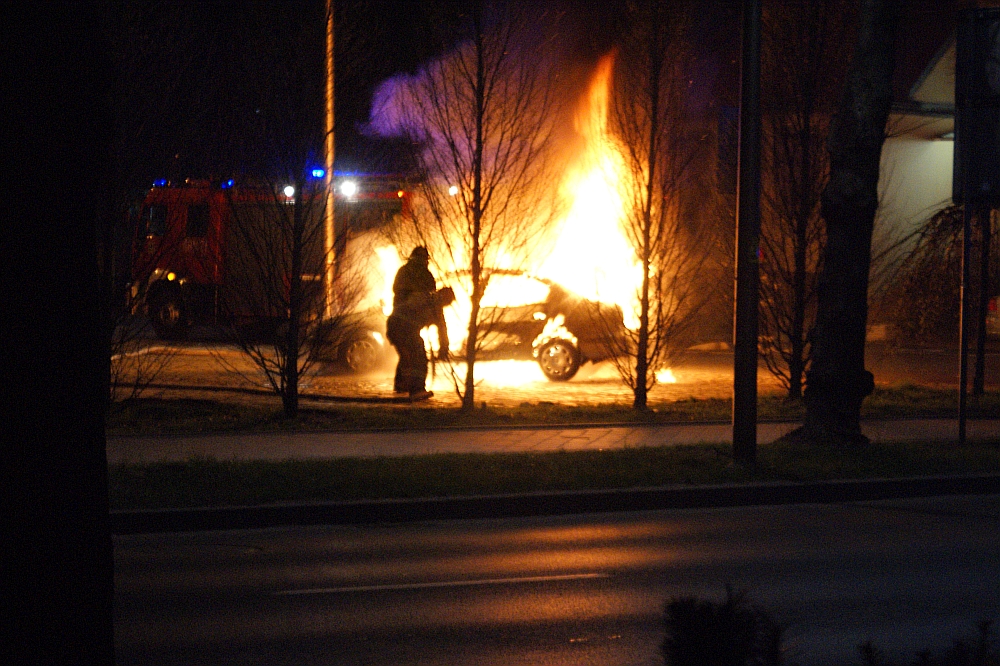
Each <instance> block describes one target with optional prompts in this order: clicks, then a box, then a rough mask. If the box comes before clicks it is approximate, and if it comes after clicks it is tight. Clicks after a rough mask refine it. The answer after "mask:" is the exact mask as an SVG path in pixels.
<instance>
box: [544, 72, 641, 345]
mask: <svg viewBox="0 0 1000 666" xmlns="http://www.w3.org/2000/svg"><path fill="white" fill-rule="evenodd" d="M613 68H614V56H612V55H608V56H605V57H604V58H603V59H601V61H600V63H599V64H598V66H597V70H596V71H595V73H594V76H593V78H592V80H591V83H590V87H589V89H588V91H587V94H586V95H585V96H584V98H583V100H582V103H581V105H580V107H579V109H578V111H577V115H576V118H575V128H576V131H577V132H578V133H579V134H580V135H581V137H582V138H583V140H584V146H585V147H584V151H583V154H582V155H581V156H580V159H579V160H578V162H577V163H576V165H575V167H574V168H573V169H572V170H571V171H570V172H569V173H568V174H567V178H566V181H565V183H564V184H563V190H564V192H565V193H566V195H567V196H568V197H569V199H570V201H571V202H572V203H571V205H570V209H569V212H568V214H567V215H566V217H565V219H564V220H563V221H562V222H561V224H560V225H559V231H558V234H559V236H558V242H557V243H556V245H555V249H554V250H553V252H552V254H550V255H549V257H548V258H547V259H546V260H545V261H544V262H543V263H542V265H541V267H540V268H539V270H538V273H539V275H541V276H542V277H547V278H550V279H552V280H554V281H556V282H558V283H559V284H561V285H563V286H564V287H566V288H568V289H571V290H572V291H575V292H576V293H578V294H580V295H581V296H583V297H585V298H589V299H591V300H595V301H600V302H603V303H610V304H615V305H619V306H621V308H622V311H623V312H624V313H625V324H626V325H627V326H629V327H630V328H634V327H635V325H636V324H637V318H636V316H635V312H636V291H637V287H638V286H639V284H640V282H641V279H642V267H641V265H640V263H639V262H638V261H637V260H636V258H635V252H634V251H633V249H632V247H631V246H630V244H629V242H628V239H627V238H626V237H625V235H624V234H623V233H622V228H621V224H622V221H623V219H624V216H625V203H624V201H623V197H622V193H623V192H624V191H625V190H624V189H623V188H627V187H628V185H629V182H628V181H629V179H630V178H631V175H630V174H629V173H628V170H627V169H626V167H625V163H624V160H623V159H622V155H621V151H620V148H619V147H618V145H617V144H616V143H615V140H614V138H613V137H612V136H611V135H610V134H609V133H608V101H609V95H610V84H611V75H612V71H613Z"/></svg>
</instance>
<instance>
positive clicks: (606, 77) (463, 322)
mask: <svg viewBox="0 0 1000 666" xmlns="http://www.w3.org/2000/svg"><path fill="white" fill-rule="evenodd" d="M613 69H614V56H613V55H608V56H605V57H604V58H602V59H601V61H600V62H599V64H598V66H597V68H596V70H595V72H594V75H593V77H592V79H591V82H590V85H589V87H588V89H587V92H586V94H585V95H584V96H583V98H582V99H581V101H580V104H579V106H578V109H577V113H576V116H575V119H574V121H575V122H574V127H575V129H576V131H577V133H578V134H579V136H580V137H581V138H582V145H583V149H582V151H581V154H580V156H579V157H578V158H577V160H576V162H575V163H574V165H573V167H572V168H571V169H570V170H569V171H568V172H567V174H566V177H565V180H564V182H563V185H562V192H563V193H564V196H566V197H568V200H569V202H570V204H569V208H568V212H567V214H566V216H565V217H564V218H563V219H562V220H561V221H560V222H559V224H557V225H556V226H555V230H554V232H553V233H554V236H555V241H554V243H553V244H552V245H553V250H552V252H551V253H550V254H549V256H548V257H546V258H545V260H544V261H542V263H541V265H540V266H539V268H538V269H537V270H536V271H535V274H536V275H538V276H539V277H543V278H548V279H550V280H552V281H554V282H556V283H558V284H560V285H562V286H563V287H565V288H567V289H570V290H572V291H574V292H576V293H577V294H579V295H580V296H583V297H585V298H588V299H590V300H594V301H600V302H602V303H608V304H613V305H618V306H620V307H621V309H622V311H623V313H624V316H625V325H626V326H627V327H629V328H632V329H634V328H635V327H636V326H638V298H637V296H638V287H639V285H640V283H641V279H642V266H641V263H640V262H639V261H638V260H637V259H636V256H635V251H634V250H633V248H632V247H631V245H630V243H629V241H628V239H627V237H626V236H625V234H624V232H623V231H622V223H623V221H624V218H625V205H626V204H625V199H624V197H623V194H624V193H625V192H627V191H628V188H629V187H630V186H631V182H630V179H631V178H632V177H633V176H632V174H631V173H629V170H628V169H627V167H626V165H625V161H624V159H623V157H622V151H621V148H620V146H619V145H618V144H617V143H616V141H615V139H614V137H612V136H611V134H610V133H609V131H608V104H609V99H610V94H611V80H612V73H613ZM379 258H380V261H381V265H382V273H383V275H385V276H387V278H386V284H385V287H384V288H383V290H382V302H383V303H384V304H386V310H385V312H386V314H388V313H389V311H390V310H389V306H388V304H390V303H391V302H392V290H391V281H392V276H393V275H394V274H395V270H396V269H397V268H398V266H399V254H398V252H397V251H396V250H395V248H382V249H381V250H380V251H379ZM452 286H453V287H454V288H455V289H456V295H457V297H458V300H457V302H456V303H455V304H454V305H452V306H451V307H449V308H447V309H446V320H447V324H448V332H449V339H450V341H451V347H452V351H453V352H458V351H459V350H461V349H462V347H463V345H464V336H465V331H466V326H467V324H468V316H469V309H468V307H469V306H468V302H469V295H468V294H464V293H460V292H461V289H460V287H459V285H452ZM543 298H544V296H542V297H538V295H536V294H531V293H526V292H525V291H524V289H523V286H521V285H518V284H517V283H516V282H505V281H503V280H501V281H498V282H497V283H495V284H494V283H493V282H491V284H490V285H489V288H488V290H487V293H486V294H485V296H484V298H483V303H482V304H483V306H487V307H488V306H491V305H493V306H497V305H499V306H513V305H525V304H529V303H537V302H539V301H540V300H543ZM533 299H534V300H533ZM560 323H561V322H553V321H550V322H548V323H547V327H546V330H549V329H551V328H552V327H554V326H558V325H559V324H560ZM425 340H426V341H427V343H428V344H430V345H436V343H437V341H436V336H434V335H426V336H425ZM529 366H530V367H529ZM485 369H486V368H485V367H484V370H485ZM495 370H496V372H495V377H493V378H492V380H491V377H487V376H482V378H483V379H484V380H486V381H490V383H496V382H499V384H497V385H505V386H513V385H518V384H523V383H526V382H531V381H536V380H539V379H540V378H541V374H540V372H539V371H538V368H537V366H536V364H535V363H533V362H530V361H510V362H504V363H503V364H502V369H500V366H499V365H498V366H497V367H496V368H495ZM479 374H480V373H479V372H478V371H477V375H479ZM487 374H489V373H487ZM657 377H658V379H659V380H660V381H662V382H664V383H672V382H675V381H676V379H675V378H674V377H673V374H672V373H671V372H670V369H669V368H665V369H661V370H660V371H659V372H658V374H657ZM493 380H495V381H493Z"/></svg>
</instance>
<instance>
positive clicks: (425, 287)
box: [386, 246, 455, 400]
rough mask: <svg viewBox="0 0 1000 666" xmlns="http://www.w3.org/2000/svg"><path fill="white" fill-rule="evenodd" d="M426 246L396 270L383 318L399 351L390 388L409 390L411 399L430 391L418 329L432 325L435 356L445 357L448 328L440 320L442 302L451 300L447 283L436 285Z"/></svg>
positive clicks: (422, 397) (388, 332)
mask: <svg viewBox="0 0 1000 666" xmlns="http://www.w3.org/2000/svg"><path fill="white" fill-rule="evenodd" d="M429 261H430V256H429V255H428V253H427V248H426V247H423V246H419V247H416V248H414V250H413V252H412V253H410V258H409V259H407V261H406V263H405V264H403V265H402V266H401V267H400V269H399V271H397V272H396V278H395V279H394V280H393V283H392V314H391V315H389V319H388V321H387V322H386V337H388V338H389V342H390V343H392V346H393V347H395V348H396V352H397V353H398V354H399V363H397V364H396V377H395V379H394V381H393V389H394V390H395V391H396V392H397V393H409V394H410V399H411V400H426V399H427V398H430V397H431V396H432V395H433V393H431V392H430V391H428V390H427V387H426V382H427V353H426V351H425V350H424V341H423V338H421V337H420V331H421V330H422V329H424V328H426V327H427V326H431V325H434V326H436V327H437V331H438V348H439V352H438V358H440V359H442V360H447V358H448V328H447V326H445V322H444V306H446V305H450V304H451V303H452V302H454V300H455V292H454V291H452V289H451V288H450V287H445V288H443V289H440V290H438V289H437V283H436V281H435V280H434V276H433V275H432V274H431V272H430V269H428V268H427V264H428V262H429Z"/></svg>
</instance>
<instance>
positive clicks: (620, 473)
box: [110, 440, 1000, 510]
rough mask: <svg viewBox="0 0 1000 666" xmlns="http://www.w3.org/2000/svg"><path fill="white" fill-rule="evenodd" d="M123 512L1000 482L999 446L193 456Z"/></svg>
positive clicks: (118, 504) (141, 491)
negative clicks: (830, 484) (840, 483)
mask: <svg viewBox="0 0 1000 666" xmlns="http://www.w3.org/2000/svg"><path fill="white" fill-rule="evenodd" d="M110 472H111V478H110V482H111V483H110V488H111V503H112V508H113V509H115V510H129V509H160V508H181V507H200V506H233V505H256V504H273V503H281V502H311V501H338V500H364V499H369V500H370V499H388V498H413V497H445V496H458V495H485V494H502V493H522V492H531V491H553V490H587V489H610V488H634V487H656V486H667V485H676V484H681V485H705V484H717V483H741V482H750V481H779V480H786V481H817V480H830V479H851V478H881V477H886V478H899V477H907V476H924V475H936V474H972V473H977V474H982V473H1000V442H988V443H981V442H980V443H974V444H968V445H966V446H964V447H958V446H956V445H954V444H952V443H936V444H935V443H919V444H896V443H894V444H872V445H869V446H864V447H855V448H850V449H844V448H831V447H825V446H819V445H808V444H803V443H792V442H784V441H780V440H779V441H778V442H775V443H773V444H768V445H762V446H761V447H760V448H759V455H758V467H757V469H756V471H755V472H753V473H751V472H749V471H748V470H746V469H745V468H743V467H740V466H738V465H735V464H734V463H733V460H732V457H731V447H729V446H727V445H707V444H706V445H686V446H671V447H648V448H633V449H618V450H605V451H563V452H552V453H518V454H485V453H462V454H459V453H444V454H433V455H423V456H407V457H384V458H343V459H334V460H309V461H299V460H289V461H283V462H265V461H258V462H248V461H221V460H214V459H210V458H209V459H193V460H189V461H187V462H183V463H158V464H143V465H134V464H130V465H118V466H113V467H112V468H111V470H110Z"/></svg>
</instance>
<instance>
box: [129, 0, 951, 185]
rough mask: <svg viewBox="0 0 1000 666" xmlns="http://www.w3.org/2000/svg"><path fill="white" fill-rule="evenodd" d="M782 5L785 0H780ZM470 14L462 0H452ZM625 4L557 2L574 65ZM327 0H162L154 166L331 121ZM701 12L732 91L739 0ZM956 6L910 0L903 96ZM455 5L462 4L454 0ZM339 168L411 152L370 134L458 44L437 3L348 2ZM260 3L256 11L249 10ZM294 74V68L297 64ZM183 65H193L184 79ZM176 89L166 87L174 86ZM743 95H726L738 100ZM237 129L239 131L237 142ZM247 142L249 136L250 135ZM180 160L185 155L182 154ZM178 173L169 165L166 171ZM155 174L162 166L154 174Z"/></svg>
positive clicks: (147, 30) (200, 166)
mask: <svg viewBox="0 0 1000 666" xmlns="http://www.w3.org/2000/svg"><path fill="white" fill-rule="evenodd" d="M772 1H775V0H772ZM443 2H444V3H445V6H446V8H447V10H450V11H453V12H456V13H457V12H460V11H461V9H462V6H463V2H462V1H461V0H443ZM623 3H624V0H611V1H608V0H551V1H550V8H551V10H552V11H555V12H561V13H562V18H561V23H560V25H561V26H562V27H561V30H562V32H563V34H562V35H561V40H560V43H561V44H562V45H563V47H564V48H565V49H566V51H567V53H566V54H565V55H564V58H563V62H564V63H565V64H566V65H567V66H573V67H586V66H587V65H588V64H589V63H592V62H594V61H596V59H597V58H598V57H599V56H600V55H602V54H603V53H606V52H607V51H608V50H610V49H611V48H613V46H614V45H615V43H616V40H617V28H616V25H617V19H618V16H619V15H620V13H621V8H622V5H623ZM324 4H325V3H324V0H292V1H289V2H283V3H267V2H261V3H252V2H251V3H247V2H239V1H237V0H220V1H217V2H211V3H177V4H172V3H167V5H168V8H167V9H160V7H162V5H158V4H156V3H150V6H151V7H156V8H157V9H151V10H149V12H150V13H149V15H148V16H145V17H144V18H143V21H141V22H140V23H141V26H140V27H141V30H140V31H139V32H142V33H143V34H145V35H146V36H147V38H148V40H147V42H143V44H144V45H145V47H146V48H148V49H151V50H152V51H153V52H154V56H155V57H152V58H150V59H149V60H148V61H144V62H145V65H144V66H145V67H147V68H149V67H150V66H152V71H151V72H150V71H147V72H145V73H144V76H143V77H141V78H142V79H143V80H144V81H145V84H146V85H150V86H152V87H154V88H155V89H156V90H159V91H161V93H160V94H161V97H158V96H157V94H153V93H151V94H149V95H147V98H146V103H147V106H149V107H150V108H151V109H152V111H153V113H152V116H153V117H154V118H155V119H156V121H155V124H156V125H157V128H158V129H157V131H156V132H152V133H150V132H149V131H148V130H147V134H149V138H148V140H147V142H148V143H150V146H148V147H146V149H145V152H146V153H148V155H149V157H148V159H147V162H148V164H149V165H150V174H152V175H156V176H157V177H159V176H161V175H166V176H168V177H171V178H182V177H185V176H191V175H194V176H203V175H209V174H212V175H218V176H222V175H224V174H225V173H227V172H229V173H231V172H234V171H238V170H239V169H241V168H246V165H247V164H248V163H250V162H252V160H250V159H249V158H248V157H247V156H246V154H245V152H244V151H245V146H244V147H240V145H239V144H240V141H239V139H244V138H246V136H249V135H252V134H253V132H255V131H260V129H261V126H260V122H261V117H262V116H265V115H267V111H268V109H269V108H271V109H272V111H273V112H272V114H271V119H270V120H269V121H268V122H270V123H271V124H270V125H268V131H271V132H272V134H273V133H274V132H273V131H272V129H273V128H274V127H276V123H277V122H278V121H277V120H276V119H275V118H276V117H277V116H279V115H287V114H284V113H283V112H281V113H279V112H278V111H277V109H278V107H285V108H294V109H296V113H295V114H293V115H294V117H292V118H288V119H287V122H289V123H293V124H299V125H301V124H303V123H305V124H312V125H315V126H317V127H318V128H320V129H321V128H322V115H321V114H322V106H321V105H322V103H323V102H322V96H323V89H322V76H323V62H322V53H323V41H322V40H323V11H324ZM702 4H703V7H704V10H703V11H700V12H698V17H699V26H698V32H699V35H700V37H699V39H701V41H702V48H703V49H704V50H705V52H706V54H707V56H708V58H710V59H712V60H713V61H714V62H715V65H713V66H712V67H711V68H709V70H711V71H712V72H713V76H715V77H716V79H717V81H716V82H715V83H714V85H711V86H710V87H711V88H714V90H715V91H717V93H719V94H723V93H727V94H729V95H730V96H732V93H733V92H734V90H733V88H734V86H733V84H734V83H735V80H734V77H735V70H734V68H735V63H736V58H737V54H738V51H737V50H738V41H739V38H738V35H739V15H738V6H739V3H737V2H735V1H734V0H706V1H705V2H704V3H702ZM954 4H955V3H954V2H951V1H949V0H909V2H905V3H904V5H905V7H906V10H905V12H904V24H903V30H902V31H901V32H902V35H903V36H904V37H903V38H902V39H901V40H900V48H899V55H900V59H899V66H898V76H897V79H898V81H899V84H898V85H897V91H898V94H905V92H906V90H907V89H908V86H909V85H910V84H911V83H912V81H913V80H915V78H916V77H917V76H918V75H919V73H920V71H922V69H923V63H926V61H927V59H928V58H929V57H930V55H932V54H933V53H934V52H935V51H936V49H937V48H938V46H939V45H940V43H941V42H942V41H943V40H944V39H945V38H946V37H947V34H948V32H949V29H950V26H951V25H952V23H953V18H952V17H953V12H954ZM448 5H450V6H448ZM337 6H338V14H339V15H338V20H339V23H338V71H337V144H338V149H337V155H338V169H342V170H345V169H346V170H392V169H394V168H395V166H396V164H394V162H397V160H395V159H394V158H395V156H397V155H398V154H400V153H401V151H399V150H398V149H395V148H394V147H393V145H392V144H391V143H386V142H384V141H383V142H373V141H371V140H370V139H369V138H366V137H364V136H363V134H362V132H361V131H360V129H361V127H362V126H363V125H364V123H365V122H366V121H367V120H368V114H369V106H370V101H371V94H372V91H373V90H374V88H375V87H376V86H377V85H378V84H379V83H380V82H381V81H383V80H385V79H386V78H388V77H390V76H392V75H394V74H397V73H400V72H413V71H415V70H416V69H417V68H418V67H419V65H420V64H421V63H423V62H426V61H427V60H428V59H430V58H432V57H433V56H434V55H436V54H437V53H440V52H441V50H442V49H444V48H446V47H447V45H445V44H442V43H440V42H435V40H434V39H432V38H431V35H432V34H433V32H434V30H433V26H434V18H433V17H432V16H431V15H430V14H429V12H428V11H427V9H426V7H427V3H423V2H417V1H413V0H366V1H360V2H343V1H341V2H338V3H337ZM248 7H249V8H250V9H248ZM293 70H294V71H293ZM178 72H182V73H181V74H180V75H179V76H178V74H177V73H178ZM163 91H166V92H163ZM734 101H735V100H726V103H732V102H734ZM234 137H236V138H234ZM244 143H246V142H244ZM175 156H178V157H175ZM164 171H166V172H167V173H164ZM154 172H155V173H154Z"/></svg>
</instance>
